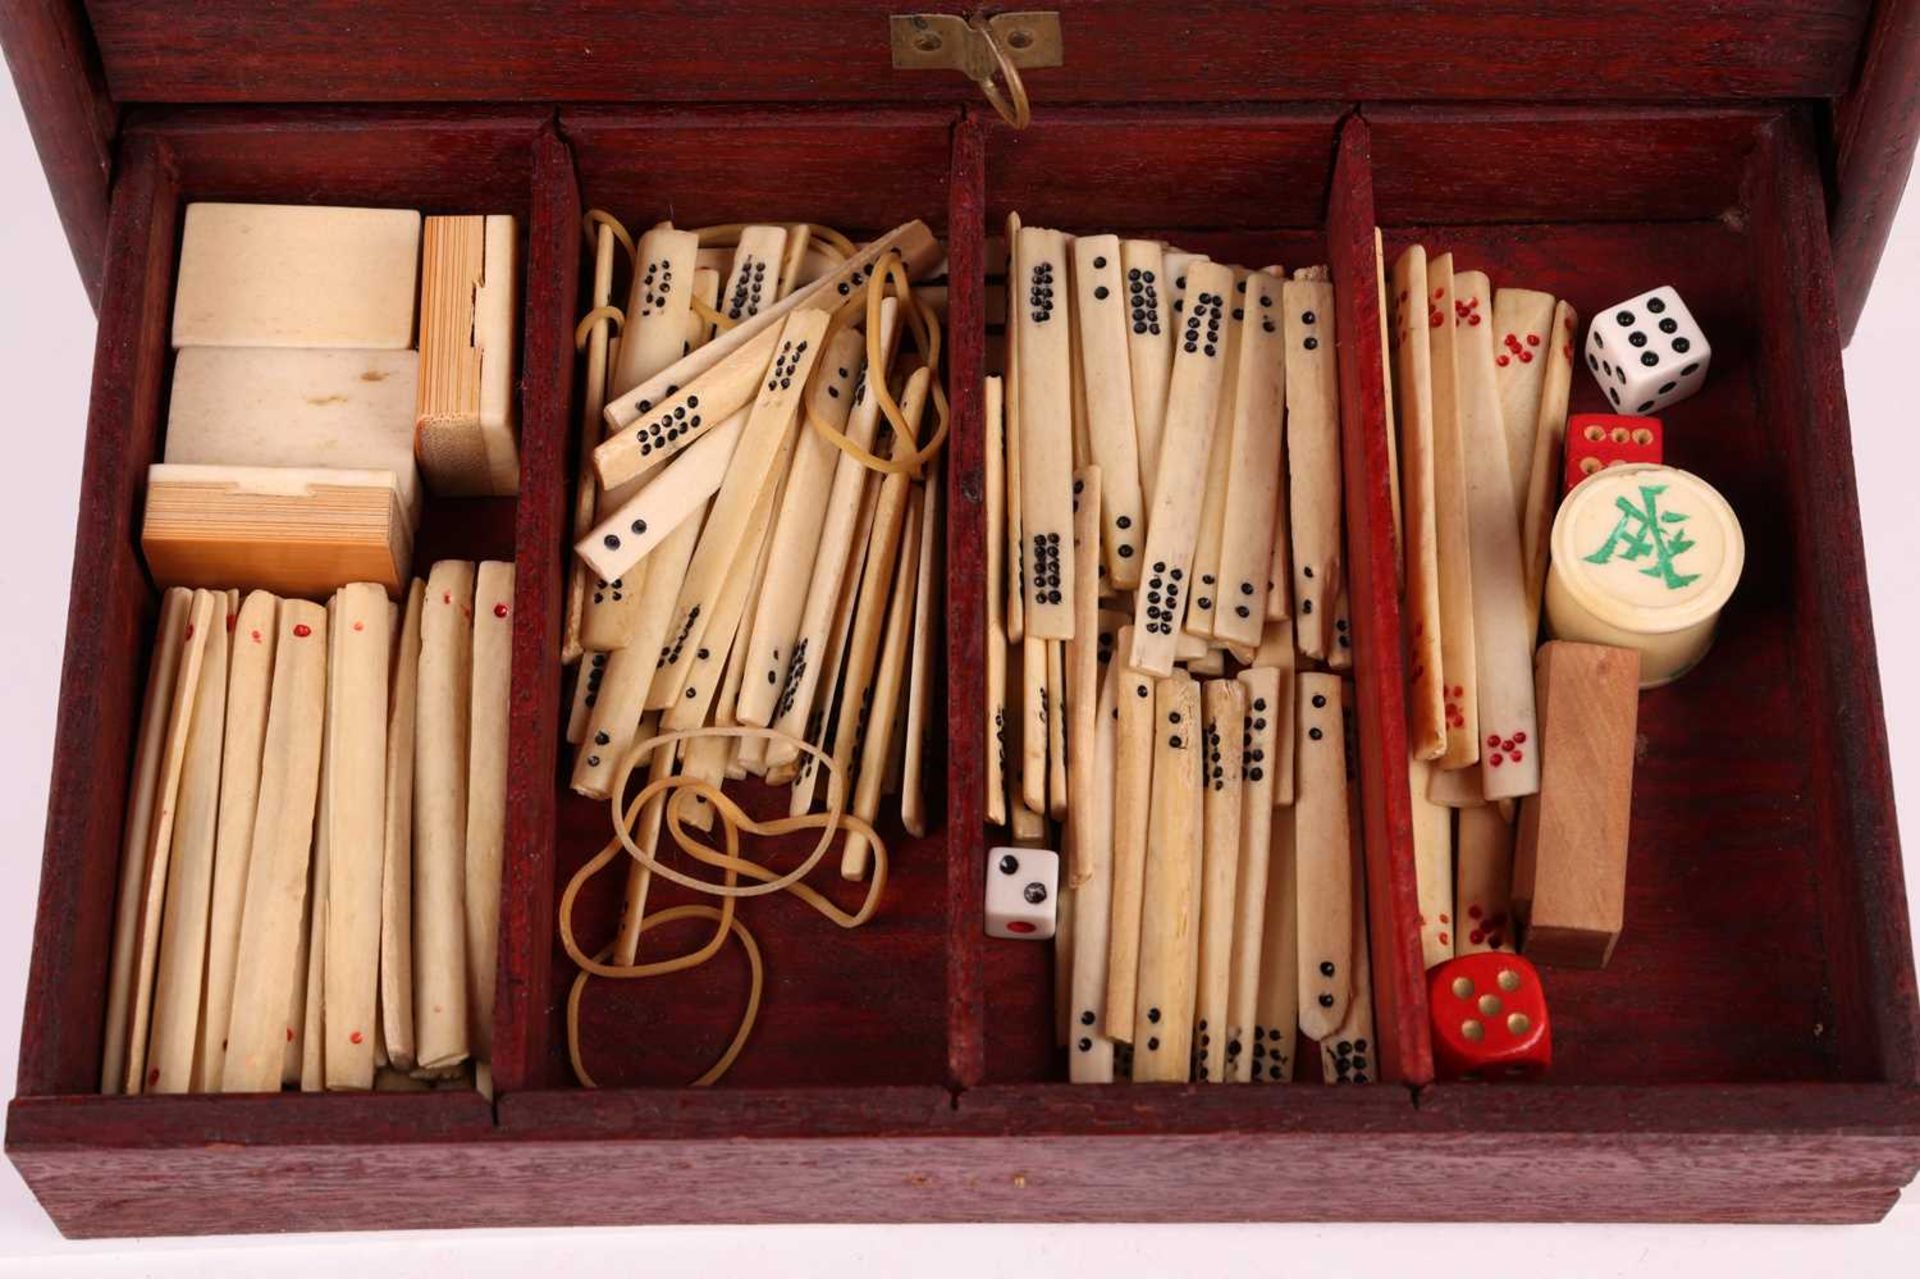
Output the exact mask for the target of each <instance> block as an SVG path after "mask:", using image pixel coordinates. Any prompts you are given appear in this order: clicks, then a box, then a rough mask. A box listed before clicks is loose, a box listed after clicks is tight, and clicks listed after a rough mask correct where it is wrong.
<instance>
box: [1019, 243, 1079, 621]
mask: <svg viewBox="0 0 1920 1279" xmlns="http://www.w3.org/2000/svg"><path fill="white" fill-rule="evenodd" d="M1018 256H1019V268H1020V275H1019V278H1018V279H1016V280H1014V281H1012V282H1011V283H1010V284H1009V286H1008V287H1009V290H1010V296H1009V297H1008V304H1009V305H1010V306H1011V307H1012V308H1013V312H1014V324H1013V332H1014V340H1015V342H1016V343H1017V344H1018V347H1019V374H1018V382H1017V385H1016V386H1014V388H1013V390H1014V391H1015V393H1016V395H1017V396H1018V399H1019V439H1018V444H1019V449H1020V519H1021V526H1022V527H1021V536H1022V539H1023V541H1024V544H1025V564H1024V569H1025V576H1026V583H1025V585H1026V618H1025V632H1024V633H1025V634H1026V635H1027V636H1029V637H1032V638H1035V639H1043V640H1056V641H1058V640H1069V639H1072V638H1073V557H1072V543H1071V538H1072V536H1073V339H1072V325H1071V322H1070V320H1069V312H1070V310H1071V306H1072V302H1071V296H1072V295H1071V293H1070V292H1069V290H1068V281H1067V269H1068V268H1067V242H1066V237H1065V236H1063V235H1061V234H1060V232H1058V231H1052V230H1047V229H1045V228H1042V227H1023V228H1021V230H1020V237H1019V255H1018Z"/></svg>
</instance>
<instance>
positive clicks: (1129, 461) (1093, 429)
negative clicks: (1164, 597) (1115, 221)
mask: <svg viewBox="0 0 1920 1279" xmlns="http://www.w3.org/2000/svg"><path fill="white" fill-rule="evenodd" d="M1073 287H1074V297H1073V300H1074V320H1075V323H1076V325H1077V327H1078V331H1079V338H1080V368H1081V374H1082V384H1083V385H1084V386H1085V388H1086V405H1087V437H1088V444H1089V448H1090V451H1091V455H1092V457H1091V460H1092V461H1093V463H1094V464H1095V465H1097V466H1098V467H1099V468H1100V507H1101V551H1102V555H1103V557H1104V562H1105V565H1106V570H1107V580H1108V581H1109V583H1111V584H1112V586H1114V587H1115V588H1117V589H1119V590H1126V591H1130V590H1132V589H1133V588H1134V587H1135V586H1136V585H1138V584H1139V581H1140V565H1141V551H1142V550H1143V549H1144V548H1145V545H1146V532H1147V530H1146V507H1145V504H1144V503H1143V501H1142V500H1141V496H1140V454H1139V437H1138V430H1137V428H1136V426H1135V423H1134V409H1133V385H1132V378H1131V374H1130V371H1129V368H1128V364H1127V358H1128V342H1127V330H1128V325H1129V324H1130V323H1132V321H1131V320H1130V319H1129V312H1128V307H1127V285H1126V272H1125V271H1124V270H1123V269H1122V267H1121V258H1120V240H1119V237H1117V236H1111V235H1098V236H1081V237H1080V238H1079V239H1077V240H1075V241H1074V242H1073Z"/></svg>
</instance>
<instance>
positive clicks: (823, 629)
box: [743, 298, 900, 812]
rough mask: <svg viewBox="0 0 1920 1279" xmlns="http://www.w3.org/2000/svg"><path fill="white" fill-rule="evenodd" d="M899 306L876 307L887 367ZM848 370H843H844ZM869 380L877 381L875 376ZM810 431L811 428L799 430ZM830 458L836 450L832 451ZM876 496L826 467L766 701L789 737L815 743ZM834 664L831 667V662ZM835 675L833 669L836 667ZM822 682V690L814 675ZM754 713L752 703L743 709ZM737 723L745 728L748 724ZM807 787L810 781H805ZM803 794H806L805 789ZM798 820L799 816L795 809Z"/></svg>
mask: <svg viewBox="0 0 1920 1279" xmlns="http://www.w3.org/2000/svg"><path fill="white" fill-rule="evenodd" d="M898 306H899V304H898V303H897V302H896V301H895V300H894V299H893V298H886V299H883V300H882V301H881V303H880V349H881V352H882V356H883V358H884V359H887V360H891V359H892V355H893V350H894V346H895V343H896V342H897V340H898V338H899V332H900V329H899V324H898V318H897V317H898V314H899V311H898ZM840 367H841V366H840V365H837V364H836V365H835V366H834V374H835V376H836V377H837V376H838V375H839V370H840ZM847 367H848V368H849V369H851V368H852V366H851V365H849V366H847ZM874 376H876V374H875V372H874V370H872V369H871V368H867V367H865V366H864V365H863V366H862V367H861V368H860V369H858V370H855V382H854V388H853V406H852V408H851V409H850V410H849V412H848V415H847V437H848V439H850V440H851V441H852V442H853V443H855V444H858V445H859V446H860V447H861V448H871V447H872V446H873V443H874V437H875V434H876V433H877V431H878V422H879V419H880V407H879V401H877V400H876V399H875V398H874V397H873V396H872V395H871V394H869V393H868V384H869V381H870V379H871V378H873V377H874ZM877 376H881V377H884V376H886V373H885V371H884V370H882V371H881V372H880V373H879V374H878V375H877ZM806 429H811V428H806ZM835 452H836V453H838V450H835ZM878 493H879V482H878V480H876V479H874V478H873V472H871V471H870V470H868V469H867V468H866V467H865V466H863V465H862V464H861V463H859V462H858V461H856V460H854V459H853V458H851V457H848V456H846V455H845V454H840V455H839V456H838V457H837V458H836V460H835V462H834V471H833V485H832V487H831V488H830V489H829V490H828V492H827V498H826V510H825V511H824V513H823V514H822V516H821V521H820V536H819V539H818V541H817V543H816V551H815V554H814V556H813V567H812V569H811V571H810V572H809V573H807V574H806V575H805V576H807V578H808V581H807V594H806V602H805V604H804V605H803V606H802V607H801V610H800V622H799V626H798V628H797V629H796V630H795V632H794V634H793V637H792V639H791V641H790V643H789V645H788V653H787V656H785V657H784V658H782V659H780V660H781V661H782V662H784V663H785V670H784V672H783V673H782V675H781V677H780V685H779V688H778V691H777V693H776V696H775V698H774V703H773V710H772V712H771V714H772V724H771V726H772V727H774V728H777V729H779V730H780V731H781V732H783V733H786V734H788V735H789V736H791V737H799V738H803V739H804V740H807V741H810V742H814V743H815V744H816V745H819V744H821V743H820V742H819V731H818V728H817V726H810V725H809V722H808V717H809V715H810V714H811V713H812V711H813V708H814V705H815V703H816V701H818V700H820V699H821V698H825V697H831V696H832V695H833V687H834V686H833V682H832V671H830V670H829V669H828V668H829V666H831V665H833V663H831V662H829V661H827V660H826V657H827V654H828V651H829V650H830V649H832V650H834V651H838V650H839V647H840V646H841V645H843V644H844V643H845V638H844V637H845V634H846V629H847V625H848V622H847V621H845V620H840V621H838V622H836V619H839V618H842V615H843V613H845V616H847V617H850V616H851V613H850V611H847V610H850V608H851V606H850V605H846V604H845V600H846V598H847V597H849V596H851V595H853V594H855V593H856V592H857V590H858V587H859V582H860V570H861V562H862V560H863V559H864V557H865V556H866V554H867V549H866V548H867V539H868V536H869V533H870V531H871V528H872V522H873V502H874V500H875V498H876V497H877V496H878ZM773 647H774V637H773V636H772V635H769V636H768V637H767V640H766V643H765V646H764V648H762V650H761V651H762V655H763V658H767V657H770V656H771V654H772V650H773ZM835 660H836V661H837V659H835ZM836 669H837V667H836ZM766 670H767V668H766V667H765V666H762V667H761V668H760V670H759V671H758V672H757V673H751V678H752V679H753V680H754V681H755V683H756V691H757V688H758V686H759V685H763V684H765V681H766ZM823 673H826V674H827V675H828V676H829V678H828V680H827V682H825V683H824V684H823V683H822V681H821V675H822V674H823ZM749 710H750V711H752V712H753V713H754V714H757V713H758V710H759V707H758V703H757V701H756V703H754V704H753V705H752V706H750V707H749ZM743 722H747V723H751V722H752V721H751V719H747V720H744V721H743ZM789 765H791V766H794V767H796V768H798V767H802V765H801V763H800V751H799V748H798V747H796V746H794V745H793V744H792V743H791V742H786V741H775V742H771V743H769V744H768V746H767V767H768V770H769V771H770V772H771V771H772V770H774V769H775V768H782V769H784V768H786V767H787V766H789ZM809 780H811V778H810V779H809ZM808 793H809V794H811V793H812V790H811V787H810V786H809V788H808ZM800 811H801V812H804V811H806V810H805V809H801V810H800Z"/></svg>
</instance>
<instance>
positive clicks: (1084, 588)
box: [1049, 466, 1111, 948]
mask: <svg viewBox="0 0 1920 1279" xmlns="http://www.w3.org/2000/svg"><path fill="white" fill-rule="evenodd" d="M1101 491H1102V489H1101V469H1100V468H1099V467H1097V466H1087V467H1082V468H1080V469H1079V470H1077V471H1075V472H1074V473H1073V561H1074V579H1073V580H1074V591H1073V634H1074V638H1073V639H1070V640H1068V641H1067V643H1066V646H1065V653H1064V661H1063V665H1064V667H1065V674H1066V680H1065V692H1066V707H1065V710H1066V714H1063V715H1060V716H1059V717H1058V718H1059V719H1060V720H1061V729H1062V731H1063V732H1064V734H1065V741H1064V743H1063V745H1064V747H1065V750H1066V785H1065V786H1064V787H1063V790H1064V792H1065V794H1064V799H1065V800H1066V806H1067V818H1068V823H1069V825H1070V827H1071V828H1072V829H1073V830H1075V831H1076V832H1077V831H1079V830H1080V829H1082V828H1083V826H1084V824H1085V823H1086V822H1087V821H1088V819H1089V816H1090V814H1089V810H1088V808H1087V803H1088V800H1089V798H1090V795H1091V791H1092V787H1093V768H1094V760H1093V752H1094V729H1095V723H1096V720H1095V714H1096V711H1097V709H1098V707H1097V705H1096V703H1097V702H1098V701H1099V697H1100V588H1099V575H1098V574H1097V573H1096V572H1095V571H1094V570H1095V566H1096V565H1097V564H1098V563H1099V560H1100V531H1101V525H1102V523H1103V522H1104V519H1103V516H1104V511H1103V509H1102V507H1101V505H1100V495H1101ZM1049 727H1051V725H1049ZM1083 791H1085V792H1087V794H1083V793H1082V792H1083ZM1109 843H1111V836H1109ZM1074 848H1075V851H1074V853H1073V855H1072V856H1071V857H1070V858H1069V859H1068V862H1067V867H1066V873H1065V874H1064V875H1063V876H1062V878H1064V879H1065V880H1066V881H1067V882H1068V883H1069V884H1072V885H1073V886H1074V887H1076V888H1077V887H1079V886H1080V885H1081V884H1082V883H1084V882H1085V881H1086V879H1087V877H1088V876H1089V875H1091V874H1092V873H1093V867H1092V865H1091V863H1090V861H1089V860H1088V858H1089V853H1088V852H1087V851H1084V850H1082V849H1081V847H1080V845H1079V844H1078V843H1077V842H1076V843H1075V845H1074ZM1105 944H1106V943H1105V940H1104V938H1103V939H1102V942H1101V945H1102V947H1103V948H1104V946H1105Z"/></svg>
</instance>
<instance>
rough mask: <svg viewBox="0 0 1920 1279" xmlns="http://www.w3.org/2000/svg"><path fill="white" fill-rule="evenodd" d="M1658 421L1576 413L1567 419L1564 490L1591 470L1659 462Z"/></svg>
mask: <svg viewBox="0 0 1920 1279" xmlns="http://www.w3.org/2000/svg"><path fill="white" fill-rule="evenodd" d="M1660 441H1661V435H1660V419H1659V418H1657V417H1615V416H1613V415H1611V414H1607V413H1576V414H1574V415H1573V416H1572V417H1570V418H1568V419H1567V474H1566V484H1565V489H1564V491H1565V492H1567V493H1571V492H1573V487H1574V485H1576V484H1578V483H1579V482H1580V481H1581V480H1584V479H1586V478H1587V477H1588V476H1589V475H1592V474H1593V473H1594V472H1595V471H1598V470H1600V469H1602V468H1603V467H1608V466H1620V465H1622V464H1624V463H1627V462H1658V461H1659V460H1660V454H1661V448H1660Z"/></svg>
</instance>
